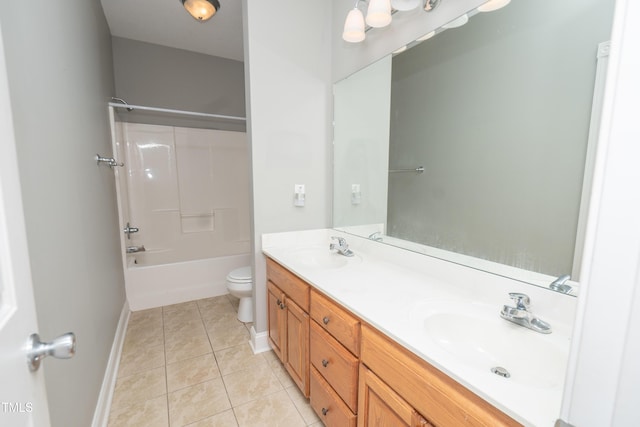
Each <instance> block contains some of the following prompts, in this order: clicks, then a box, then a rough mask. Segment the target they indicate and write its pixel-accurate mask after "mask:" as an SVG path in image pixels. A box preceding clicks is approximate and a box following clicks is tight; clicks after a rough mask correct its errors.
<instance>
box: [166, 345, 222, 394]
mask: <svg viewBox="0 0 640 427" xmlns="http://www.w3.org/2000/svg"><path fill="white" fill-rule="evenodd" d="M219 377H220V370H219V369H218V364H217V363H216V359H215V358H214V357H213V353H209V354H205V355H204V356H198V357H195V358H193V359H186V360H182V361H180V362H176V363H171V364H169V365H167V389H168V390H169V392H172V391H175V390H179V389H181V388H185V387H189V386H192V385H195V384H199V383H202V382H205V381H209V380H212V379H214V378H219Z"/></svg>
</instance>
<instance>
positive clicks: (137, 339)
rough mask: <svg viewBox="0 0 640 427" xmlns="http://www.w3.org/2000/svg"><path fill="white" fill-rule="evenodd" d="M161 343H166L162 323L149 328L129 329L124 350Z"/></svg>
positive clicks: (136, 349)
mask: <svg viewBox="0 0 640 427" xmlns="http://www.w3.org/2000/svg"><path fill="white" fill-rule="evenodd" d="M161 344H164V332H163V330H162V325H160V326H159V327H153V328H147V329H137V328H136V329H133V330H127V333H126V335H125V337H124V344H123V346H122V351H123V352H129V351H139V350H140V349H141V348H142V347H154V346H157V345H161Z"/></svg>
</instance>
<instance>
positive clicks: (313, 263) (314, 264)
mask: <svg viewBox="0 0 640 427" xmlns="http://www.w3.org/2000/svg"><path fill="white" fill-rule="evenodd" d="M287 256H288V258H289V259H290V260H291V261H292V262H296V263H299V264H301V265H303V266H305V267H310V268H318V269H322V268H327V269H333V268H342V267H345V266H347V265H349V264H354V263H359V262H361V261H362V258H360V257H359V256H358V255H354V256H352V257H346V256H344V255H340V254H339V253H337V252H334V251H331V250H329V248H328V245H327V246H322V247H306V248H300V249H294V250H292V251H290V252H289V253H288V254H287Z"/></svg>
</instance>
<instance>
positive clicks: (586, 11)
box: [388, 0, 613, 275]
mask: <svg viewBox="0 0 640 427" xmlns="http://www.w3.org/2000/svg"><path fill="white" fill-rule="evenodd" d="M544 4H545V7H541V5H540V4H539V3H538V2H535V3H534V2H527V1H520V2H512V3H511V4H510V5H509V6H508V7H506V8H504V9H501V10H499V11H497V12H493V13H481V14H478V15H476V16H474V17H473V18H471V21H470V22H469V23H468V24H467V25H466V26H464V27H462V28H459V29H455V30H449V31H445V32H444V33H442V34H439V35H437V36H436V37H434V38H433V39H430V40H428V41H427V42H425V43H423V44H421V45H419V46H417V47H415V48H413V49H410V50H409V51H407V52H405V53H403V54H402V55H398V56H396V57H394V60H393V87H392V97H391V103H392V107H391V109H392V115H391V117H392V120H391V154H390V165H391V167H393V168H405V167H413V166H417V165H418V164H420V165H423V166H425V168H426V171H425V173H424V174H422V175H420V176H418V177H416V176H412V175H410V174H404V175H400V174H397V175H392V176H391V178H390V183H389V211H388V213H389V218H388V220H389V227H388V232H389V234H390V235H393V236H397V237H402V238H407V239H409V240H413V241H418V242H420V243H424V244H427V245H430V246H436V247H440V248H443V249H447V250H452V251H455V252H460V253H464V254H468V255H472V256H476V257H479V258H483V259H489V260H491V261H497V262H500V263H504V264H508V265H513V266H516V267H520V268H524V269H527V270H532V271H538V272H543V273H547V274H551V275H560V274H565V273H570V272H571V270H572V262H573V252H574V245H575V239H576V227H577V218H578V211H579V207H580V196H581V189H582V180H583V171H584V161H585V154H586V147H587V137H588V132H589V122H590V114H591V103H592V95H593V86H594V80H595V70H596V51H597V45H598V43H600V42H603V41H606V40H608V38H609V34H610V29H611V16H612V9H613V5H612V4H611V3H609V4H603V3H602V2H596V1H594V0H589V1H585V0H581V1H571V2H552V1H548V2H544Z"/></svg>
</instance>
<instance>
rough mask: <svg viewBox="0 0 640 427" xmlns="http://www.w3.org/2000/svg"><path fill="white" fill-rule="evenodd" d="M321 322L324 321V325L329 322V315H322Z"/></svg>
mask: <svg viewBox="0 0 640 427" xmlns="http://www.w3.org/2000/svg"><path fill="white" fill-rule="evenodd" d="M322 323H324V324H325V325H326V324H328V323H329V316H324V317H323V318H322Z"/></svg>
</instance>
